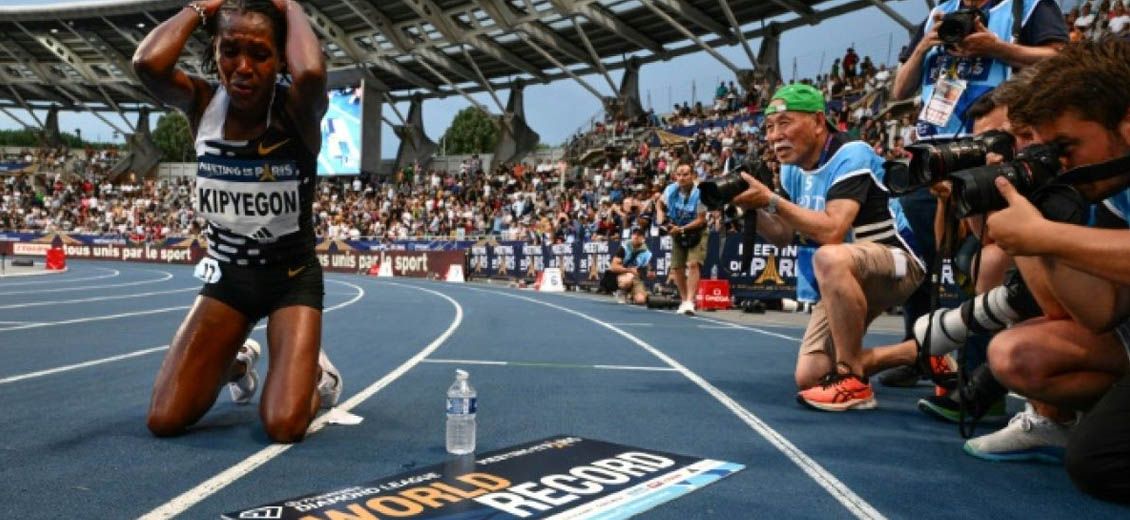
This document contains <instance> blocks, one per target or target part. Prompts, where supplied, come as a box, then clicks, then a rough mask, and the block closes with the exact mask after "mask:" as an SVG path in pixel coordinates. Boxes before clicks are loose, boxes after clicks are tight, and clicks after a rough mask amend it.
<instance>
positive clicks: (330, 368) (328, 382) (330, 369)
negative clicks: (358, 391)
mask: <svg viewBox="0 0 1130 520" xmlns="http://www.w3.org/2000/svg"><path fill="white" fill-rule="evenodd" d="M318 366H319V367H321V369H322V378H321V379H320V380H318V395H319V396H320V398H321V399H320V402H321V404H320V405H319V407H320V408H333V407H334V406H337V400H338V399H340V398H341V389H342V387H343V386H344V383H342V381H341V372H338V370H337V367H335V366H334V365H333V363H330V358H329V357H327V356H326V351H325V350H322V351H320V352H318Z"/></svg>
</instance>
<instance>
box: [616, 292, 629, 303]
mask: <svg viewBox="0 0 1130 520" xmlns="http://www.w3.org/2000/svg"><path fill="white" fill-rule="evenodd" d="M616 303H619V304H620V305H625V304H627V303H628V299H627V298H625V297H624V293H623V292H621V291H616Z"/></svg>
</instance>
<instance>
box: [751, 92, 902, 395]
mask: <svg viewBox="0 0 1130 520" xmlns="http://www.w3.org/2000/svg"><path fill="white" fill-rule="evenodd" d="M824 110H825V105H824V98H823V96H822V95H821V94H820V92H819V91H818V90H816V89H815V88H813V87H810V86H806V85H801V84H792V85H788V86H785V87H782V88H781V89H780V90H778V91H777V93H776V94H774V95H773V97H772V98H771V100H770V102H769V105H768V106H767V107H766V109H765V113H766V122H765V130H766V137H767V138H768V139H769V143H770V144H771V145H772V146H773V150H774V151H775V152H776V155H777V158H778V159H779V160H780V161H781V163H783V166H782V171H781V185H782V187H783V188H784V195H779V194H777V193H774V192H773V191H772V190H771V189H770V188H769V187H767V186H765V185H763V184H762V183H760V182H758V181H757V180H756V179H754V178H753V177H752V176H750V175H748V174H743V178H745V180H746V182H747V183H749V185H750V189H749V190H747V191H746V192H745V193H743V194H741V195H739V196H738V197H737V198H735V199H734V203H735V204H737V205H739V206H740V207H742V208H744V209H747V210H752V209H757V210H760V211H759V215H758V217H759V218H758V219H757V231H758V233H760V234H761V235H762V236H763V237H765V238H766V239H768V240H769V241H771V242H773V243H774V244H776V245H778V246H785V245H787V244H790V243H792V242H793V239H794V236H795V235H796V234H797V233H799V234H800V235H801V246H800V248H799V250H798V255H797V298H798V299H799V300H801V301H806V302H817V303H816V305H815V307H814V308H813V311H812V317H811V319H810V320H809V323H808V328H807V330H806V331H805V334H804V339H803V340H802V342H801V348H800V355H799V356H798V359H797V366H796V374H795V375H796V384H797V387H798V388H799V389H800V392H799V393H798V395H797V400H798V402H800V403H801V404H804V405H806V406H809V407H812V408H815V409H819V410H826V411H844V410H849V409H853V408H860V409H866V408H874V407H875V406H876V401H875V398H874V394H873V392H872V390H871V385H870V384H869V383H868V382H867V376H868V375H870V374H871V373H874V372H875V371H877V370H881V369H884V368H889V367H891V366H895V365H898V364H905V363H910V362H912V361H913V360H914V358H915V351H914V349H913V348H910V349H905V348H904V349H886V350H879V349H871V350H867V351H864V350H863V335H864V333H865V331H866V328H867V326H868V325H869V324H870V323H871V321H873V320H874V319H875V318H876V317H878V316H879V315H880V314H881V313H882V312H883V311H884V310H886V309H887V308H889V307H891V306H894V305H898V304H901V303H902V302H903V300H905V299H906V298H907V297H908V296H909V295H910V294H911V293H913V292H914V290H915V289H916V288H917V287H918V284H919V283H921V281H922V278H923V276H924V265H923V264H922V261H921V260H920V259H919V258H918V257H917V256H916V255H915V253H914V251H913V250H912V249H911V247H910V245H909V243H908V242H909V241H913V237H912V236H911V234H910V229H909V227H908V226H907V225H906V221H905V218H904V217H903V215H902V209H901V207H900V206H899V204H898V202H897V201H892V200H890V198H889V197H888V195H887V191H886V187H885V186H884V185H883V175H884V171H883V167H882V164H883V160H882V158H880V157H878V156H877V155H875V153H874V152H873V151H872V150H871V148H870V147H869V146H868V145H867V144H866V143H862V142H859V141H855V142H848V141H847V140H846V138H845V136H843V135H842V134H833V133H831V132H830V131H829V129H828V127H827V121H826V117H825V114H824ZM849 237H851V238H852V239H854V241H853V242H851V243H845V242H846V241H847V240H848V238H849Z"/></svg>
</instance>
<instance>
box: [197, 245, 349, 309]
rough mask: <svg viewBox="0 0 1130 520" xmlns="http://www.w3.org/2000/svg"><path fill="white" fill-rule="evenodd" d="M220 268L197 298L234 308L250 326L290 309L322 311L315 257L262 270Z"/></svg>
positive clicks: (322, 289)
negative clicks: (250, 323)
mask: <svg viewBox="0 0 1130 520" xmlns="http://www.w3.org/2000/svg"><path fill="white" fill-rule="evenodd" d="M219 268H220V279H219V280H218V281H216V282H215V283H205V284H204V288H202V289H201V290H200V294H201V295H202V296H207V297H209V298H215V299H217V300H219V301H221V302H224V303H226V304H228V305H230V306H232V307H234V308H235V309H236V310H237V311H239V312H241V313H243V315H244V316H246V317H247V319H248V320H250V321H251V322H256V321H259V320H261V319H263V318H265V317H266V316H267V315H269V314H270V313H272V312H274V311H275V310H277V309H281V308H283V307H290V306H292V305H303V306H306V307H312V308H314V309H317V310H319V311H320V310H322V305H323V303H322V301H323V299H324V297H325V294H326V290H325V283H324V282H323V280H322V264H321V263H320V262H318V257H316V256H314V255H311V256H310V257H309V258H308V259H306V260H305V261H300V262H295V263H291V264H287V263H283V264H278V265H271V266H265V267H253V266H237V265H232V264H219Z"/></svg>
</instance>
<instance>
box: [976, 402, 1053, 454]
mask: <svg viewBox="0 0 1130 520" xmlns="http://www.w3.org/2000/svg"><path fill="white" fill-rule="evenodd" d="M1069 431H1070V429H1069V427H1068V426H1065V425H1062V424H1059V423H1057V422H1055V421H1053V420H1051V419H1049V418H1047V417H1044V416H1042V415H1039V414H1037V413H1036V411H1035V410H1034V409H1033V408H1032V405H1031V404H1025V405H1024V411H1022V412H1020V413H1017V414H1016V415H1014V416H1013V417H1012V419H1010V420H1009V421H1008V426H1005V427H1004V428H1001V429H1000V430H997V431H995V432H993V433H990V434H988V435H982V436H980V437H974V438H972V439H969V440H968V441H965V446H964V449H965V453H968V454H970V455H972V456H974V457H977V458H979V459H985V460H991V461H994V462H1001V461H1024V460H1039V461H1044V462H1051V463H1061V462H1063V453H1064V449H1065V448H1066V447H1067V434H1068V432H1069Z"/></svg>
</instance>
